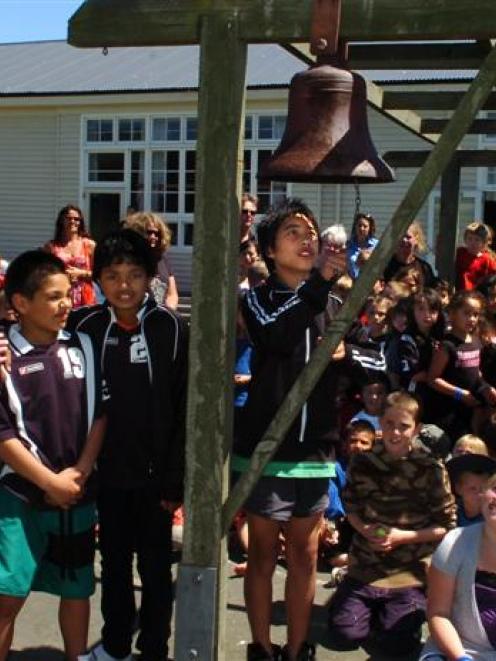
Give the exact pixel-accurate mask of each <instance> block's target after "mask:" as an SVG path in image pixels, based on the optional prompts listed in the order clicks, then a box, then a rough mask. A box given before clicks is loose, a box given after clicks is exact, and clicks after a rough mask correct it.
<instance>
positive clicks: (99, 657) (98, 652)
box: [78, 643, 133, 661]
mask: <svg viewBox="0 0 496 661" xmlns="http://www.w3.org/2000/svg"><path fill="white" fill-rule="evenodd" d="M78 661H133V655H132V654H128V656H124V657H120V658H117V657H116V656H110V654H108V653H107V652H106V651H105V649H104V648H103V645H102V643H100V644H99V645H97V646H96V647H95V648H93V649H92V650H91V652H90V653H89V654H83V656H78Z"/></svg>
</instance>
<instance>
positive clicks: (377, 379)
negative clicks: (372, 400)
mask: <svg viewBox="0 0 496 661" xmlns="http://www.w3.org/2000/svg"><path fill="white" fill-rule="evenodd" d="M376 383H380V384H381V385H383V386H384V387H385V389H386V393H389V392H390V391H391V382H390V380H389V377H388V375H387V373H386V372H383V371H382V370H374V369H369V370H367V377H366V378H365V379H364V380H363V382H362V384H361V385H360V391H362V390H363V389H364V388H365V387H366V386H371V385H373V384H376Z"/></svg>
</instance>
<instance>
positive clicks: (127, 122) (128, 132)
mask: <svg viewBox="0 0 496 661" xmlns="http://www.w3.org/2000/svg"><path fill="white" fill-rule="evenodd" d="M144 139H145V120H144V119H120V120H119V141H120V142H142V141H143V140H144Z"/></svg>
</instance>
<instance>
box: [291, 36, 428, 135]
mask: <svg viewBox="0 0 496 661" xmlns="http://www.w3.org/2000/svg"><path fill="white" fill-rule="evenodd" d="M281 46H282V47H283V48H284V49H285V50H287V51H288V52H289V53H291V54H292V55H294V56H295V57H297V58H298V59H300V60H301V61H302V62H305V64H308V65H311V64H314V63H315V57H314V56H313V55H312V54H311V53H310V49H309V46H308V45H307V44H304V45H298V44H281ZM365 85H366V87H367V102H368V104H369V105H370V107H371V108H374V110H377V112H379V113H381V115H384V116H385V117H387V118H388V119H390V120H391V121H393V122H394V123H395V124H398V125H399V126H401V127H402V128H404V129H406V130H407V131H410V132H411V133H413V134H414V135H416V136H417V137H418V138H422V139H423V140H426V141H427V142H430V143H431V144H434V143H435V142H437V140H438V138H439V136H437V135H428V134H427V132H425V131H422V118H421V117H420V115H418V114H417V113H416V112H414V111H412V110H385V109H384V90H383V89H382V87H379V85H376V84H375V83H373V82H371V81H370V80H365Z"/></svg>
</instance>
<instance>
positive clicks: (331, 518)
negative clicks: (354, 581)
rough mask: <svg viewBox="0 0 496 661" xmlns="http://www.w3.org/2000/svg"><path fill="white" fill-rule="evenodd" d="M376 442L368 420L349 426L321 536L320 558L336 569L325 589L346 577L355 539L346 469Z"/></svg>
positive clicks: (372, 428) (331, 488) (336, 466)
mask: <svg viewBox="0 0 496 661" xmlns="http://www.w3.org/2000/svg"><path fill="white" fill-rule="evenodd" d="M374 442H375V429H374V427H373V426H372V425H371V424H370V422H367V421H366V420H356V421H355V422H350V423H349V424H348V426H347V427H346V429H345V431H344V441H343V448H342V459H340V460H339V461H336V464H335V468H336V476H335V477H333V478H331V480H330V482H329V507H328V508H327V510H326V512H325V514H324V521H323V525H322V532H321V536H320V549H319V550H320V556H321V557H322V558H323V559H324V560H325V561H326V562H328V563H329V564H330V565H331V566H332V567H333V569H332V571H331V579H330V581H329V583H327V586H326V587H335V586H336V585H337V584H338V583H339V582H340V581H341V580H342V579H343V578H344V576H345V575H346V571H347V568H346V565H347V564H348V548H349V546H350V543H351V538H352V536H353V528H352V527H351V526H350V524H349V522H348V520H347V518H346V515H345V511H344V506H343V503H342V500H341V495H342V492H343V489H344V487H345V486H346V465H347V463H348V461H349V460H350V459H351V457H353V456H354V455H355V454H358V453H360V452H368V451H369V450H371V449H372V448H373V446H374Z"/></svg>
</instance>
